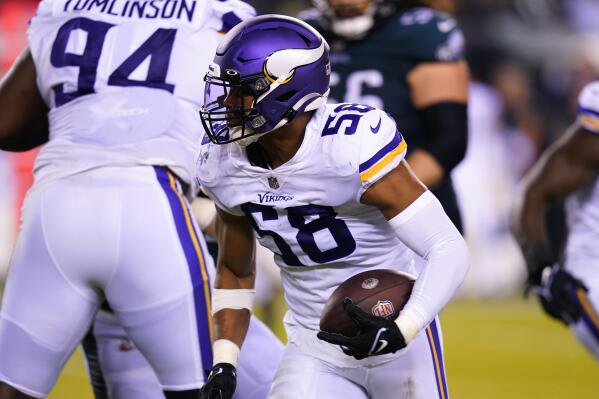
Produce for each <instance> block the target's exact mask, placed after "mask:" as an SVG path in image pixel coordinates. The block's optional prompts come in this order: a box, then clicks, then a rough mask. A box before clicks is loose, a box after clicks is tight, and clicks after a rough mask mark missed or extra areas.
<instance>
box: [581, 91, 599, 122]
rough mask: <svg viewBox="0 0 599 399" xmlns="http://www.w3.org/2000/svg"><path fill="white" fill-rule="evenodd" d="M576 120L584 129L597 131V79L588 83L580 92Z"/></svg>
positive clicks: (598, 116) (598, 113)
mask: <svg viewBox="0 0 599 399" xmlns="http://www.w3.org/2000/svg"><path fill="white" fill-rule="evenodd" d="M578 121H579V122H580V124H581V125H582V126H584V128H585V129H587V130H590V131H591V132H595V133H599V81H595V82H592V83H589V84H588V85H586V86H585V87H584V89H582V91H581V92H580V95H579V97H578Z"/></svg>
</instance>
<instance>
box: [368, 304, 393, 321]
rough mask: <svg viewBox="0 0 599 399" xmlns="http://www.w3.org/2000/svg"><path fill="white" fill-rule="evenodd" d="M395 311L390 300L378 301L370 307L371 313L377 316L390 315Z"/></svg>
mask: <svg viewBox="0 0 599 399" xmlns="http://www.w3.org/2000/svg"><path fill="white" fill-rule="evenodd" d="M394 313H395V308H394V307H393V303H392V302H391V301H378V302H377V303H376V305H374V306H373V307H372V314H373V315H375V316H379V317H385V318H387V317H390V316H393V314H394Z"/></svg>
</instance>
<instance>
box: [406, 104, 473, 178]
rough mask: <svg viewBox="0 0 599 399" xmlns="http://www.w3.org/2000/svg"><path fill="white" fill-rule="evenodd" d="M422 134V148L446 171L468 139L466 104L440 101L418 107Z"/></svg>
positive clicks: (460, 156) (461, 156) (461, 154)
mask: <svg viewBox="0 0 599 399" xmlns="http://www.w3.org/2000/svg"><path fill="white" fill-rule="evenodd" d="M418 114H419V117H420V123H421V126H422V128H423V129H422V130H423V134H424V140H423V142H424V145H423V149H424V150H426V151H428V152H429V153H430V154H431V155H432V156H433V157H434V158H435V159H436V160H437V162H439V164H440V165H441V166H442V167H443V170H444V171H445V173H446V174H448V173H449V172H450V171H451V170H452V169H453V168H454V167H455V166H456V165H457V164H459V163H460V162H461V161H462V159H464V155H466V145H467V143H468V106H467V105H466V103H457V102H443V103H437V104H433V105H431V106H428V107H426V108H423V109H421V110H418Z"/></svg>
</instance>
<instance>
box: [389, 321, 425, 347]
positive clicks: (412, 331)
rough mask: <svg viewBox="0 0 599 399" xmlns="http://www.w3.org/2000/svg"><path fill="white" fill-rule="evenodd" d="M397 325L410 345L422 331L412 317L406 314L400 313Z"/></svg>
mask: <svg viewBox="0 0 599 399" xmlns="http://www.w3.org/2000/svg"><path fill="white" fill-rule="evenodd" d="M395 324H397V327H398V328H399V331H400V332H401V335H403V338H404V340H405V341H406V344H409V343H410V342H411V341H412V340H413V339H414V337H415V336H416V334H418V332H419V331H420V328H419V327H418V324H417V323H416V322H415V321H414V320H412V318H411V317H410V316H408V315H405V314H401V313H400V315H399V316H398V317H397V319H395Z"/></svg>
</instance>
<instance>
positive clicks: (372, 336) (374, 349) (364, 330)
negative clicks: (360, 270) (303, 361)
mask: <svg viewBox="0 0 599 399" xmlns="http://www.w3.org/2000/svg"><path fill="white" fill-rule="evenodd" d="M343 308H344V309H345V311H346V312H347V314H348V315H349V317H351V318H352V320H353V321H355V322H356V324H357V325H358V328H359V333H358V335H356V336H355V337H348V336H345V335H342V334H334V333H328V332H324V331H320V332H319V333H318V335H317V336H318V338H319V339H321V340H323V341H326V342H328V343H330V344H334V345H341V349H342V350H343V352H344V353H345V354H346V355H349V356H353V357H355V358H356V359H358V360H360V359H364V358H365V357H368V356H374V355H384V354H386V353H394V352H397V351H398V350H400V349H402V348H405V346H406V341H405V339H404V337H403V335H402V334H401V331H399V328H398V327H397V324H395V321H394V320H389V319H385V318H384V317H379V316H373V315H370V314H368V313H366V312H364V311H363V310H362V309H360V308H359V307H358V306H357V305H356V304H355V303H353V301H352V300H351V299H349V298H345V300H344V301H343Z"/></svg>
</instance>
